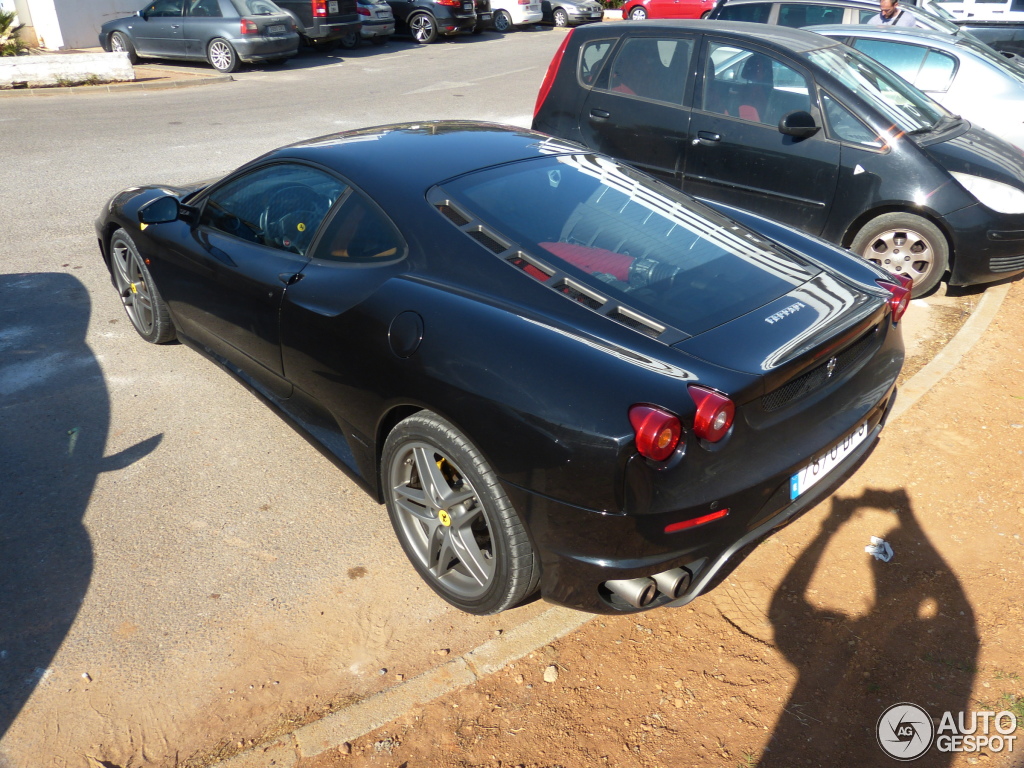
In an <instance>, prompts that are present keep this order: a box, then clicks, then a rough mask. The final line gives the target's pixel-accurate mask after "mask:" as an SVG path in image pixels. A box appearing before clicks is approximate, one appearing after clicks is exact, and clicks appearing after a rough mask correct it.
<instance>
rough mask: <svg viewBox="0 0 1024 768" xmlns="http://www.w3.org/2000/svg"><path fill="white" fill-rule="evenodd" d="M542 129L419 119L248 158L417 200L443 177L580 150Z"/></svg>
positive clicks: (385, 195) (388, 195) (387, 195)
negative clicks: (290, 162)
mask: <svg viewBox="0 0 1024 768" xmlns="http://www.w3.org/2000/svg"><path fill="white" fill-rule="evenodd" d="M586 151H588V150H586V149H585V148H584V147H582V146H580V145H578V144H573V143H572V142H567V141H564V140H562V139H556V138H553V137H551V136H548V135H547V134H544V133H538V132H536V131H532V130H529V129H526V128H518V127H515V126H509V125H499V124H497V123H485V122H478V121H468V120H425V121H422V122H415V123H395V124H391V125H380V126H374V127H372V128H360V129H357V130H351V131H342V132H340V133H334V134H329V135H327V136H319V137H317V138H314V139H307V140H305V141H300V142H297V143H295V144H290V145H288V146H285V147H281V148H279V149H276V150H273V151H271V152H268V153H267V154H266V155H263V156H262V157H260V158H258V159H257V160H256V161H254V162H260V163H262V162H266V161H268V160H270V161H273V160H282V159H300V160H307V161H309V162H314V163H317V164H319V165H322V166H324V167H327V168H330V169H332V170H334V171H336V172H337V173H340V174H341V175H343V176H345V177H346V178H347V179H349V180H350V181H351V182H353V183H354V184H356V185H357V186H359V187H360V188H362V189H363V190H364V191H366V192H368V193H369V194H370V195H371V196H373V197H375V198H377V199H378V200H385V199H389V200H392V201H397V200H399V199H401V198H403V197H410V196H411V197H415V198H417V199H419V200H422V199H423V193H424V192H425V191H426V190H427V189H429V188H430V187H432V186H434V185H435V184H438V183H440V182H442V181H444V180H446V179H450V178H453V177H455V176H460V175H462V174H464V173H469V172H470V171H476V170H479V169H481V168H487V167H490V166H495V165H501V164H504V163H509V162H515V161H517V160H525V159H528V158H532V157H538V156H541V155H552V154H564V153H566V152H586Z"/></svg>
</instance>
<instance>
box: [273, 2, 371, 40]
mask: <svg viewBox="0 0 1024 768" xmlns="http://www.w3.org/2000/svg"><path fill="white" fill-rule="evenodd" d="M275 2H276V0H275ZM278 5H280V6H281V7H282V8H283V9H284V10H285V12H286V13H288V15H289V16H291V17H292V19H293V20H294V21H295V26H296V27H297V28H298V30H299V34H301V35H302V40H303V41H304V42H305V43H306V44H307V45H311V46H326V47H331V46H332V45H333V44H334V43H342V42H344V43H347V44H348V47H349V48H354V47H355V46H356V44H358V42H359V35H360V32H359V27H360V23H361V17H360V15H359V8H358V5H357V3H356V0H281V2H280V3H278Z"/></svg>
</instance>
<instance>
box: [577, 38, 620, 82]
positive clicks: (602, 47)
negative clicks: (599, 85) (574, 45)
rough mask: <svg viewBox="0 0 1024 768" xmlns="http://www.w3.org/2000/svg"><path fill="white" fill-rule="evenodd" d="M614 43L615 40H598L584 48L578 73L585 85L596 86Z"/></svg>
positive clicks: (581, 52)
mask: <svg viewBox="0 0 1024 768" xmlns="http://www.w3.org/2000/svg"><path fill="white" fill-rule="evenodd" d="M614 43H615V41H614V40H597V41H596V42H592V43H587V44H586V45H584V46H583V50H582V51H580V62H579V70H578V72H577V74H578V76H579V79H580V82H581V83H583V85H593V84H594V81H595V80H596V79H597V75H598V73H600V71H601V67H602V66H603V65H604V61H605V59H606V58H607V57H608V53H609V52H610V51H611V49H612V45H614Z"/></svg>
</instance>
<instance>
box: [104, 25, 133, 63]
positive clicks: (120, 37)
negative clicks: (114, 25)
mask: <svg viewBox="0 0 1024 768" xmlns="http://www.w3.org/2000/svg"><path fill="white" fill-rule="evenodd" d="M110 50H111V51H114V52H115V53H127V54H128V61H129V63H131V64H138V63H139V56H138V54H136V53H135V46H134V45H132V41H131V40H129V39H128V36H127V35H126V34H125V33H124V32H115V33H114V34H112V35H111V36H110Z"/></svg>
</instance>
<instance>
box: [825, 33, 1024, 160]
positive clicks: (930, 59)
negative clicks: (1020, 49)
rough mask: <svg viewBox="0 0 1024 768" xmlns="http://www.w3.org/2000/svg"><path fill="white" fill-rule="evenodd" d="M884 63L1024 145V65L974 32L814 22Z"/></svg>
mask: <svg viewBox="0 0 1024 768" xmlns="http://www.w3.org/2000/svg"><path fill="white" fill-rule="evenodd" d="M810 30H811V31H812V32H817V33H819V34H822V35H826V36H828V37H832V38H835V39H837V40H840V41H842V42H844V43H846V44H847V45H849V46H851V47H853V48H856V49H857V50H858V51H862V52H863V53H865V54H867V55H868V56H870V57H871V58H873V59H875V60H876V61H878V62H881V63H882V64H884V65H885V66H886V67H888V68H889V69H891V70H892V71H893V72H895V73H896V74H898V75H900V76H901V77H902V78H903V79H904V80H906V81H907V82H909V83H910V84H911V85H914V86H916V87H917V88H918V90H921V91H924V92H925V93H927V94H928V95H929V96H931V97H932V98H933V99H935V101H937V102H939V103H940V104H941V105H942V106H944V107H945V108H946V109H948V110H949V111H950V112H953V113H955V114H958V115H961V116H962V117H965V118H967V119H968V120H970V121H971V122H972V123H973V124H974V125H980V126H981V127H982V128H986V129H987V130H989V131H991V132H992V133H994V134H996V135H997V136H999V137H1000V138H1002V139H1005V140H1006V141H1008V142H1010V143H1011V144H1015V145H1017V146H1018V147H1021V148H1024V118H1022V116H1024V68H1022V67H1021V66H1020V65H1019V64H1016V63H1014V62H1013V61H1010V60H1008V59H1007V58H1006V57H1004V56H1002V55H1000V54H998V53H996V52H995V51H993V50H992V49H991V48H989V47H988V46H987V45H984V44H981V43H977V42H975V41H974V40H972V39H970V38H969V37H965V36H962V35H957V36H956V37H950V36H949V35H946V34H944V33H942V32H936V31H933V30H930V29H915V28H912V27H911V28H907V27H882V26H868V25H828V26H819V27H811V28H810Z"/></svg>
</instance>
